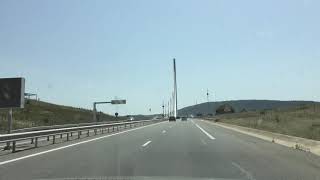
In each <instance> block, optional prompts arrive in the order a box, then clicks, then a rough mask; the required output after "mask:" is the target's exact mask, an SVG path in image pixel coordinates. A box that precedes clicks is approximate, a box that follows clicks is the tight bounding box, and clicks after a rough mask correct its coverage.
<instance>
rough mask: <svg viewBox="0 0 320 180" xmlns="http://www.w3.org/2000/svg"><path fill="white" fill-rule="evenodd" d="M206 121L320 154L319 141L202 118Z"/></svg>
mask: <svg viewBox="0 0 320 180" xmlns="http://www.w3.org/2000/svg"><path fill="white" fill-rule="evenodd" d="M203 121H205V122H207V123H210V124H213V125H216V126H220V127H223V128H226V129H230V130H234V131H237V132H240V133H243V134H247V135H250V136H254V137H257V138H260V139H264V140H266V141H271V142H274V143H277V144H281V145H284V146H287V147H292V148H295V149H298V150H303V151H306V152H311V153H313V154H316V155H318V156H320V141H316V140H312V139H306V138H300V137H295V136H289V135H284V134H279V133H273V132H269V131H263V130H259V129H253V128H248V127H243V126H237V125H233V124H227V123H221V122H213V121H209V120H203Z"/></svg>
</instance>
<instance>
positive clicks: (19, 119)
mask: <svg viewBox="0 0 320 180" xmlns="http://www.w3.org/2000/svg"><path fill="white" fill-rule="evenodd" d="M97 114H98V118H99V121H114V120H116V118H115V117H114V116H110V115H108V114H104V113H97ZM13 119H14V120H13V129H20V128H28V127H34V126H49V125H59V124H77V123H88V122H92V111H91V110H87V109H82V108H75V107H69V106H61V105H56V104H50V103H46V102H42V101H34V100H28V101H27V102H26V104H25V108H24V109H15V110H13ZM118 119H121V118H118ZM6 128H7V111H4V110H0V132H4V131H5V130H6Z"/></svg>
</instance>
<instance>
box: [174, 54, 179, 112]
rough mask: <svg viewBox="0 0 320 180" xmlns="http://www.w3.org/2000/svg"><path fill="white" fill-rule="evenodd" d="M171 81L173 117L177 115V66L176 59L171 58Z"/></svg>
mask: <svg viewBox="0 0 320 180" xmlns="http://www.w3.org/2000/svg"><path fill="white" fill-rule="evenodd" d="M173 81H174V85H173V86H174V91H173V93H174V95H173V98H174V103H173V104H174V108H173V111H174V112H173V113H174V117H175V118H176V117H177V115H178V114H177V111H178V90H177V68H176V59H175V58H173Z"/></svg>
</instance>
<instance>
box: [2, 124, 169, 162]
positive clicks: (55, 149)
mask: <svg viewBox="0 0 320 180" xmlns="http://www.w3.org/2000/svg"><path fill="white" fill-rule="evenodd" d="M165 122H166V121H164V122H160V123H155V124H150V125H146V126H142V127H137V128H135V129H129V130H126V131H121V132H118V133H114V134H109V135H106V136H102V137H98V138H94V139H90V140H86V141H81V142H78V143H74V144H69V145H67V146H62V147H58V148H54V149H50V150H47V151H42V152H38V153H34V154H30V155H27V156H23V157H19V158H15V159H10V160H7V161H2V162H0V166H1V165H4V164H8V163H11V162H15V161H19V160H23V159H27V158H31V157H34V156H39V155H42V154H46V153H50V152H54V151H58V150H61V149H66V148H69V147H73V146H77V145H80V144H84V143H88V142H92V141H97V140H99V139H103V138H108V137H112V136H115V135H118V134H124V133H127V132H130V131H134V130H138V129H143V128H146V127H150V126H155V125H158V124H161V123H165Z"/></svg>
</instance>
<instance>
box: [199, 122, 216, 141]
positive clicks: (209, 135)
mask: <svg viewBox="0 0 320 180" xmlns="http://www.w3.org/2000/svg"><path fill="white" fill-rule="evenodd" d="M194 124H195V125H196V126H197V127H198V128H199V129H200V130H201V131H202V132H203V133H204V134H205V135H207V136H208V137H209V138H210V139H212V140H214V139H216V138H214V137H213V136H211V134H209V133H208V132H207V131H205V130H204V129H202V128H201V127H200V126H199V125H198V124H196V123H194Z"/></svg>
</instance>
